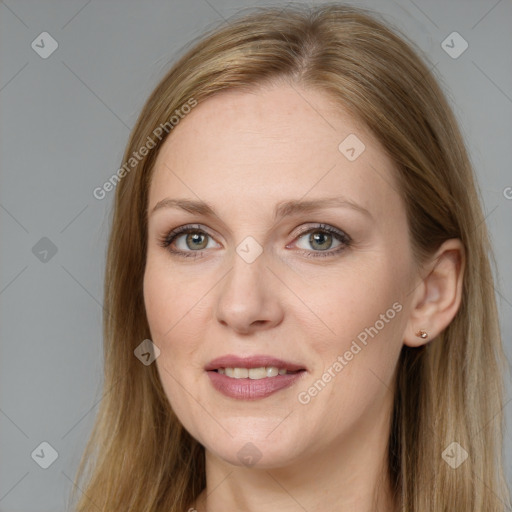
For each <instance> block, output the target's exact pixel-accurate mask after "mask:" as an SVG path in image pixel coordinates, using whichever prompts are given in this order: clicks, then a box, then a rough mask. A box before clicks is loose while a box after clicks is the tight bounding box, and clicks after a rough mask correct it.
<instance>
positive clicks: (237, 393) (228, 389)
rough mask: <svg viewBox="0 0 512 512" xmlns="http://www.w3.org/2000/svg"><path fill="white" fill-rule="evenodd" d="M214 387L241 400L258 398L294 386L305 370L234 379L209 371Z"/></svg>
mask: <svg viewBox="0 0 512 512" xmlns="http://www.w3.org/2000/svg"><path fill="white" fill-rule="evenodd" d="M207 373H208V376H209V377H210V381H211V383H212V385H213V387H214V388H215V389H216V390H217V391H220V392H221V393H222V394H223V395H225V396H228V397H230V398H237V399H239V400H257V399H258V398H265V397H267V396H270V395H272V394H274V393H276V392H277V391H280V390H282V389H285V388H288V387H290V386H292V385H293V384H294V383H295V382H296V381H297V380H299V379H300V378H302V376H303V373H305V372H304V371H300V372H297V373H288V374H285V375H276V376H275V377H266V378H264V379H234V378H232V377H227V376H226V375H223V374H220V373H217V372H215V371H208V372H207Z"/></svg>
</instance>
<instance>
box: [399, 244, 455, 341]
mask: <svg viewBox="0 0 512 512" xmlns="http://www.w3.org/2000/svg"><path fill="white" fill-rule="evenodd" d="M422 268H423V271H422V272H421V273H422V274H425V275H426V277H423V278H420V279H421V280H420V283H419V285H417V286H416V288H415V289H414V292H413V298H412V301H411V309H410V314H409V320H408V323H407V327H406V329H405V332H404V344H405V345H408V346H409V347H419V346H421V345H424V344H426V343H428V342H430V341H432V340H433V339H434V338H435V337H436V336H437V335H439V333H441V332H442V331H443V329H445V328H446V327H447V326H448V325H449V324H450V322H451V321H452V320H453V318H454V317H455V315H456V313H457V311H458V309H459V306H460V302H461V297H462V281H463V276H464V268H465V253H464V246H463V245H462V242H461V241H460V240H459V239H458V238H453V239H450V240H446V241H445V242H444V243H443V244H442V245H441V246H440V247H439V249H438V250H437V252H436V254H435V255H434V256H433V257H432V259H431V260H430V261H429V262H428V263H427V264H426V265H424V266H423V267H422ZM419 331H425V332H426V333H427V334H428V337H425V338H422V337H421V336H418V333H419Z"/></svg>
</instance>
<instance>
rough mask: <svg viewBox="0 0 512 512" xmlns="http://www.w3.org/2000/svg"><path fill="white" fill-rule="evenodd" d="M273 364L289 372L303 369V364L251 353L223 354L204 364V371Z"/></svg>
mask: <svg viewBox="0 0 512 512" xmlns="http://www.w3.org/2000/svg"><path fill="white" fill-rule="evenodd" d="M268 366H275V367H277V368H279V369H285V370H288V371H291V372H294V371H297V370H305V368H304V366H302V365H300V364H296V363H291V362H289V361H283V360H282V359H278V358H276V357H272V356H265V355H253V356H245V357H240V356H235V355H225V356H221V357H217V358H215V359H213V360H212V361H210V362H209V363H208V364H207V365H206V366H205V368H204V369H205V370H206V371H211V370H218V369H219V368H262V367H268Z"/></svg>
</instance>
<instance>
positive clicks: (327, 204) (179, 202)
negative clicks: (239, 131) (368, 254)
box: [150, 197, 372, 220]
mask: <svg viewBox="0 0 512 512" xmlns="http://www.w3.org/2000/svg"><path fill="white" fill-rule="evenodd" d="M336 207H337V208H350V209H352V210H355V211H357V212H359V213H362V214H364V215H366V216H367V217H370V218H372V214H371V213H370V212H369V211H368V210H367V209H366V208H363V207H362V206H361V205H359V204H357V203H354V202H352V201H349V200H348V199H346V198H343V197H319V198H316V199H313V200H308V201H304V200H297V199H294V200H290V201H282V202H280V203H278V204H277V205H276V207H275V209H274V220H278V219H280V218H283V217H286V216H289V215H294V214H297V213H311V212H313V211H317V210H323V209H325V208H336ZM162 208H176V209H181V210H184V211H187V212H189V213H196V214H199V215H205V216H215V217H217V216H218V215H217V213H216V212H215V208H214V207H213V206H212V205H210V204H208V203H206V202H205V201H194V200H191V199H171V198H165V199H162V200H161V201H159V202H158V203H157V204H156V205H155V206H154V208H153V209H152V210H151V213H150V215H152V214H153V213H155V212H156V211H158V210H160V209H162Z"/></svg>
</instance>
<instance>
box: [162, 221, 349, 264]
mask: <svg viewBox="0 0 512 512" xmlns="http://www.w3.org/2000/svg"><path fill="white" fill-rule="evenodd" d="M322 231H323V232H327V233H329V234H331V235H333V236H334V237H335V238H336V239H337V240H338V241H339V242H341V245H340V246H339V247H338V248H337V249H335V250H332V251H307V250H305V249H300V252H302V254H304V255H305V256H306V257H308V258H317V257H320V258H322V257H324V258H325V257H328V256H334V255H337V254H339V253H341V252H343V251H344V250H345V249H347V248H348V247H350V245H351V243H352V239H351V238H350V236H348V235H347V234H346V233H344V232H343V231H340V230H338V229H336V228H334V227H332V226H329V225H328V224H318V225H316V226H313V227H309V229H306V230H303V231H301V232H300V233H299V234H298V235H297V238H301V237H303V236H304V235H307V234H310V233H314V232H322ZM185 233H202V234H205V235H206V236H209V237H210V235H209V234H208V233H207V232H206V231H204V230H202V229H200V228H199V226H197V227H194V226H192V225H190V224H187V225H185V226H180V227H178V228H175V229H173V230H171V231H170V232H168V233H167V234H166V235H164V236H163V237H162V238H161V239H159V241H158V244H159V245H160V246H161V247H164V248H165V249H167V250H168V251H169V252H170V253H172V254H175V255H176V256H180V257H185V258H197V257H200V256H202V253H203V251H204V250H206V249H203V250H202V251H181V250H176V249H171V248H170V246H171V244H172V243H173V242H174V240H175V239H176V238H177V237H178V236H179V235H182V234H185Z"/></svg>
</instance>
